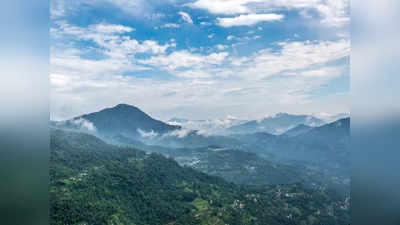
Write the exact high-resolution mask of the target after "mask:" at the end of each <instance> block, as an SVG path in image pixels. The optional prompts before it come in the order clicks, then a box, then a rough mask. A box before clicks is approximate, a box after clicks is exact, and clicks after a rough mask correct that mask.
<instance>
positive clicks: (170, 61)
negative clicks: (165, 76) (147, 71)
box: [140, 50, 228, 71]
mask: <svg viewBox="0 0 400 225" xmlns="http://www.w3.org/2000/svg"><path fill="white" fill-rule="evenodd" d="M227 56H228V53H227V52H220V53H212V54H209V55H200V54H194V53H190V52H188V51H186V50H183V51H175V52H172V53H171V54H169V55H158V56H153V57H151V58H149V59H144V60H140V62H141V63H142V64H145V65H151V66H154V67H161V68H163V69H165V70H169V71H173V70H176V69H182V68H204V67H207V66H211V65H220V64H221V63H222V62H223V61H224V60H225V58H226V57H227Z"/></svg>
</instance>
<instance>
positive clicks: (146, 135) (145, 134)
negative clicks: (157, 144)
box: [137, 128, 158, 138]
mask: <svg viewBox="0 0 400 225" xmlns="http://www.w3.org/2000/svg"><path fill="white" fill-rule="evenodd" d="M137 132H138V133H139V134H140V136H141V137H142V138H154V137H157V136H158V133H157V132H154V130H151V131H149V132H146V131H144V130H142V129H140V128H138V129H137Z"/></svg>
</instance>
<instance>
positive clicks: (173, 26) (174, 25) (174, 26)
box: [161, 23, 180, 28]
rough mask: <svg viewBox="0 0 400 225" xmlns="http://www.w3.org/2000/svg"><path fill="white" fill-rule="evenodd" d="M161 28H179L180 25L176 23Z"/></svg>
mask: <svg viewBox="0 0 400 225" xmlns="http://www.w3.org/2000/svg"><path fill="white" fill-rule="evenodd" d="M161 27H164V28H179V27H180V25H179V24H176V23H166V24H164V25H162V26H161Z"/></svg>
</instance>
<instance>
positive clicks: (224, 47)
mask: <svg viewBox="0 0 400 225" xmlns="http://www.w3.org/2000/svg"><path fill="white" fill-rule="evenodd" d="M215 47H216V48H217V49H218V50H225V49H227V48H229V46H228V45H221V44H219V45H216V46H215Z"/></svg>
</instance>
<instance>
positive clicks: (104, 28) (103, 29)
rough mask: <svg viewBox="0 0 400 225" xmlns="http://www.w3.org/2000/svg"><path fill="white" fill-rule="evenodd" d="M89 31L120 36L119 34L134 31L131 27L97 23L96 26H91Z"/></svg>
mask: <svg viewBox="0 0 400 225" xmlns="http://www.w3.org/2000/svg"><path fill="white" fill-rule="evenodd" d="M90 29H92V30H93V31H97V32H99V33H102V34H113V33H120V34H121V33H127V32H132V31H134V30H135V29H134V28H132V27H127V26H123V25H119V24H106V23H99V24H96V25H92V26H91V27H90Z"/></svg>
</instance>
